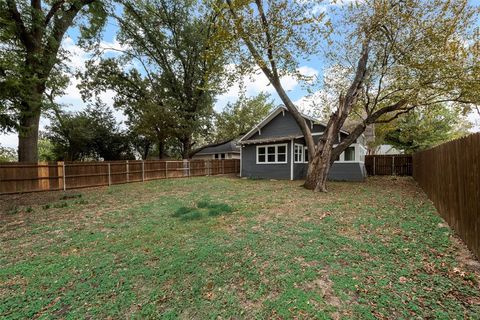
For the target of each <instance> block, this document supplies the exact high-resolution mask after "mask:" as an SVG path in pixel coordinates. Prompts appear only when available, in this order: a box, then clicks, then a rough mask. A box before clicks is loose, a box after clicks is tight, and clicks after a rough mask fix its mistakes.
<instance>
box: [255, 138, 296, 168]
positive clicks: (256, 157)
mask: <svg viewBox="0 0 480 320" xmlns="http://www.w3.org/2000/svg"><path fill="white" fill-rule="evenodd" d="M282 146H284V147H285V161H278V147H282ZM268 147H275V162H267V160H268V155H267V154H268V153H267V149H268ZM259 148H265V162H259V161H258V157H259V153H258V149H259ZM255 160H256V164H285V163H288V144H287V143H279V144H262V145H258V146H257V147H256V155H255Z"/></svg>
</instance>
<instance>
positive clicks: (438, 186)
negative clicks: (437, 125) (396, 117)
mask: <svg viewBox="0 0 480 320" xmlns="http://www.w3.org/2000/svg"><path fill="white" fill-rule="evenodd" d="M413 167H414V170H413V177H414V179H415V180H416V181H417V182H418V184H419V185H420V187H421V188H422V189H423V190H424V191H425V193H426V194H427V195H428V197H429V198H430V199H431V200H432V202H433V203H434V205H435V207H436V208H437V210H438V212H439V213H440V215H441V216H442V217H443V218H444V219H445V221H447V223H448V224H449V225H450V226H451V227H452V228H453V229H454V230H455V231H456V233H457V234H458V235H459V236H460V237H461V238H462V239H463V241H465V243H466V244H467V246H468V247H469V248H470V250H472V251H473V252H474V253H475V254H476V255H477V257H478V258H480V133H476V134H472V135H470V136H467V137H465V138H461V139H458V140H454V141H451V142H448V143H445V144H442V145H440V146H438V147H435V148H433V149H430V150H426V151H422V152H419V153H416V154H415V155H414V156H413Z"/></svg>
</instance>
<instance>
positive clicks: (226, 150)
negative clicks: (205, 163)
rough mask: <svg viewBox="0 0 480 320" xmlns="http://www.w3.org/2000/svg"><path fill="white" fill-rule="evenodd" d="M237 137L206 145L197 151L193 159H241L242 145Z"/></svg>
mask: <svg viewBox="0 0 480 320" xmlns="http://www.w3.org/2000/svg"><path fill="white" fill-rule="evenodd" d="M237 139H238V138H237ZM237 139H230V140H227V141H222V142H219V143H214V144H209V145H206V146H204V147H202V148H201V149H199V150H198V151H197V152H195V154H194V155H193V156H192V159H194V160H198V159H219V160H220V159H240V147H239V146H237Z"/></svg>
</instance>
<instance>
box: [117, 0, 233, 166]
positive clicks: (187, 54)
mask: <svg viewBox="0 0 480 320" xmlns="http://www.w3.org/2000/svg"><path fill="white" fill-rule="evenodd" d="M121 2H122V4H123V6H124V14H123V16H121V17H119V16H117V17H116V19H117V20H118V22H119V26H120V33H119V35H118V40H119V41H120V42H121V43H122V44H123V45H125V47H127V49H126V50H125V52H124V56H125V58H126V59H127V58H131V59H135V60H136V61H137V63H139V64H141V65H143V66H144V68H143V69H144V70H142V71H143V72H144V73H145V75H146V77H147V78H148V81H151V82H152V85H151V88H152V90H155V95H157V96H159V97H160V96H161V101H159V99H157V101H156V104H157V106H156V107H162V108H165V109H167V110H168V112H169V114H170V115H171V117H172V118H171V119H173V125H170V127H169V128H170V129H172V134H173V136H175V137H176V138H177V139H178V141H179V143H180V145H181V154H182V157H183V158H188V157H189V155H190V153H191V149H192V147H193V146H194V145H195V141H194V137H195V135H196V134H198V133H200V132H207V129H208V126H209V124H210V121H209V118H210V116H211V115H212V113H213V102H214V96H215V94H216V93H217V92H219V91H220V85H221V83H222V79H223V74H224V65H225V61H224V56H223V48H222V44H221V43H215V44H213V43H212V38H214V37H215V34H216V33H217V19H218V17H217V13H216V12H215V11H214V10H212V9H210V8H208V7H206V6H204V5H202V4H201V3H200V2H197V1H189V0H187V1H181V2H179V1H174V0H155V1H146V0H142V1H129V0H124V1H121ZM164 114H165V113H162V114H161V115H160V116H162V117H163V115H164ZM169 122H170V121H169Z"/></svg>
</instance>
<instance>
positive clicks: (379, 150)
mask: <svg viewBox="0 0 480 320" xmlns="http://www.w3.org/2000/svg"><path fill="white" fill-rule="evenodd" d="M371 154H378V155H392V154H403V151H401V150H398V149H396V148H395V147H394V146H392V145H389V144H381V145H379V146H376V147H374V148H372V150H371Z"/></svg>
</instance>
